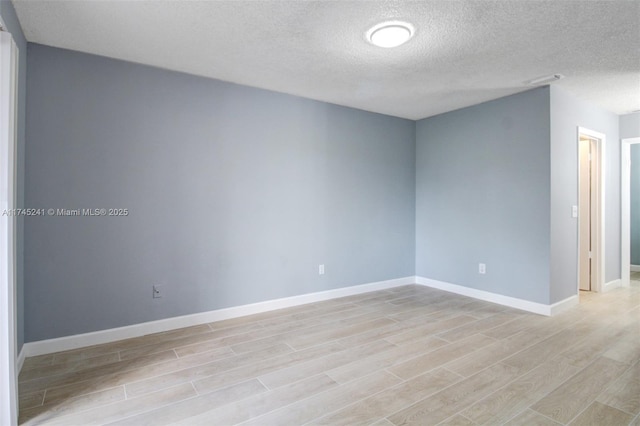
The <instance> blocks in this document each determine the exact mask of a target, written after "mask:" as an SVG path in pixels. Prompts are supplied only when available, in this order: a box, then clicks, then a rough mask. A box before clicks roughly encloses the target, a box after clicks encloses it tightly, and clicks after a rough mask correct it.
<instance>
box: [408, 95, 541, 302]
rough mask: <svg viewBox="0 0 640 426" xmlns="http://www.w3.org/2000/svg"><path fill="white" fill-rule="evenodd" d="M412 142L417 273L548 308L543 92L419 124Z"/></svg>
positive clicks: (469, 109) (494, 102) (505, 99)
mask: <svg viewBox="0 0 640 426" xmlns="http://www.w3.org/2000/svg"><path fill="white" fill-rule="evenodd" d="M416 140H417V146H416V150H417V151H416V180H417V182H416V275H419V276H423V277H427V278H432V279H437V280H440V281H445V282H449V283H453V284H458V285H463V286H466V287H471V288H476V289H480V290H485V291H490V292H493V293H499V294H503V295H507V296H512V297H517V298H521V299H525V300H530V301H533V302H538V303H548V302H549V247H550V244H549V187H550V183H549V162H550V160H549V89H548V88H540V89H536V90H531V91H528V92H525V93H521V94H517V95H513V96H509V97H506V98H502V99H498V100H495V101H491V102H487V103H483V104H480V105H476V106H473V107H469V108H465V109H461V110H458V111H454V112H450V113H447V114H443V115H439V116H436V117H432V118H428V119H424V120H421V121H419V122H418V123H417V128H416ZM480 262H482V263H486V265H487V273H486V275H480V274H478V263H480Z"/></svg>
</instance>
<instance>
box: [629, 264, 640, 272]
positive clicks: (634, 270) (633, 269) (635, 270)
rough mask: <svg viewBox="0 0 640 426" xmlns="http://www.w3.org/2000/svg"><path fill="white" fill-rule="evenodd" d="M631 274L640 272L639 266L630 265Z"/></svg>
mask: <svg viewBox="0 0 640 426" xmlns="http://www.w3.org/2000/svg"><path fill="white" fill-rule="evenodd" d="M631 272H640V265H631Z"/></svg>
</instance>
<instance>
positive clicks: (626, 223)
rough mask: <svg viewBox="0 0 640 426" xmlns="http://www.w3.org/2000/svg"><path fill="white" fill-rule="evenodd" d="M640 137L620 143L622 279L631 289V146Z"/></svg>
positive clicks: (638, 141) (639, 140)
mask: <svg viewBox="0 0 640 426" xmlns="http://www.w3.org/2000/svg"><path fill="white" fill-rule="evenodd" d="M634 144H640V137H637V138H627V139H622V141H621V143H620V274H621V276H620V279H621V282H622V286H623V287H629V285H630V284H631V283H630V278H631V145H634Z"/></svg>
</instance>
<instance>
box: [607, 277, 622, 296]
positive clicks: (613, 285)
mask: <svg viewBox="0 0 640 426" xmlns="http://www.w3.org/2000/svg"><path fill="white" fill-rule="evenodd" d="M618 287H622V280H621V279H620V278H618V279H617V280H613V281H609V282H608V283H605V284H604V286H603V287H602V292H603V293H606V292H608V291H611V290H613V289H616V288H618Z"/></svg>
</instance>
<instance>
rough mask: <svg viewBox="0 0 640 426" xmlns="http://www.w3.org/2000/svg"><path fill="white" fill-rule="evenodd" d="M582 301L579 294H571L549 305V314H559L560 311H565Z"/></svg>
mask: <svg viewBox="0 0 640 426" xmlns="http://www.w3.org/2000/svg"><path fill="white" fill-rule="evenodd" d="M579 303H580V298H579V297H578V295H577V294H574V295H573V296H569V297H567V298H566V299H564V300H561V301H559V302H556V303H554V304H553V305H549V316H554V315H558V314H559V313H560V312H564V311H566V310H567V309H569V308H572V307H574V306H577V305H578V304H579Z"/></svg>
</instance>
